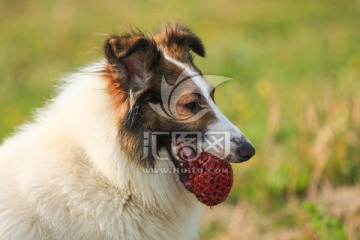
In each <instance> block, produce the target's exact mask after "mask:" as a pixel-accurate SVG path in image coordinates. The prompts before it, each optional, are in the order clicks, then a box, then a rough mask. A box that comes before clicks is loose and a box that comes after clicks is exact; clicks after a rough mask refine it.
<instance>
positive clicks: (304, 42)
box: [0, 0, 360, 239]
mask: <svg viewBox="0 0 360 240" xmlns="http://www.w3.org/2000/svg"><path fill="white" fill-rule="evenodd" d="M0 5H1V10H0V11H1V12H0V22H1V24H0V114H1V117H0V139H3V138H5V137H6V136H9V135H10V134H11V132H13V131H14V129H15V127H16V126H18V125H19V124H21V123H24V122H25V121H27V120H29V119H30V117H31V113H32V112H33V110H34V109H36V108H38V107H40V106H42V105H44V103H45V101H46V99H48V98H50V97H51V96H53V95H54V88H53V86H54V84H55V83H56V79H58V78H60V77H61V76H62V75H64V74H66V73H68V72H70V71H73V70H76V68H78V67H80V66H83V65H86V64H88V63H90V62H92V61H94V60H97V59H99V58H101V57H102V53H101V47H102V42H103V40H104V39H105V35H104V34H110V33H122V32H123V31H126V29H127V28H128V26H129V25H135V26H139V27H140V28H141V29H143V30H144V31H146V32H148V31H152V30H154V29H157V28H158V27H159V24H160V23H161V21H162V19H167V20H170V21H173V22H174V21H179V22H181V23H183V24H185V25H187V26H189V27H190V28H191V29H192V30H193V31H194V32H195V33H197V34H198V35H199V36H200V37H201V38H202V39H203V40H204V44H205V46H206V49H207V58H205V59H201V58H196V62H197V63H198V65H199V67H200V68H201V69H202V70H203V72H204V73H205V74H216V75H223V76H228V77H231V78H233V79H234V80H233V81H230V82H228V83H226V84H224V85H222V86H220V88H219V89H218V90H217V94H216V98H217V102H218V105H219V106H220V108H221V110H222V111H223V112H224V113H225V114H226V115H227V116H229V118H230V119H231V120H232V121H233V122H234V123H236V124H237V125H238V126H239V127H240V128H241V129H242V130H243V132H244V133H245V134H246V135H247V136H248V138H249V139H251V140H252V142H253V143H254V145H255V146H256V149H257V155H256V157H255V158H254V159H253V160H251V161H249V162H247V163H244V164H241V165H237V166H234V169H235V173H236V177H235V184H234V188H233V190H232V195H231V197H230V198H229V201H228V202H227V203H225V204H223V205H220V206H218V207H215V208H214V210H213V211H215V215H216V216H218V217H219V218H217V219H215V220H213V221H209V220H206V219H205V220H204V223H203V224H202V227H201V237H202V238H203V239H211V238H213V239H219V238H221V237H228V238H230V239H231V238H234V239H237V238H240V239H242V238H244V239H246V236H250V239H257V238H258V239H264V238H265V237H266V238H267V239H268V238H270V239H271V238H275V239H278V237H279V236H280V235H281V234H290V235H289V236H290V237H289V238H299V239H301V238H305V239H324V236H325V235H324V234H328V232H327V231H328V228H329V226H330V227H333V226H335V228H336V229H340V230H338V232H339V233H338V235H337V236H339V237H337V238H334V239H346V237H345V236H347V237H348V238H350V239H351V238H353V239H356V238H360V229H359V228H355V230H354V228H351V227H349V226H350V225H349V222H348V221H346V218H347V214H351V213H347V212H346V211H345V212H342V213H341V214H340V215H339V214H338V215H336V214H335V215H334V213H333V211H332V207H331V206H329V207H328V208H326V209H324V210H322V212H321V214H320V213H319V212H317V210H316V211H315V210H314V211H313V210H311V211H308V210H307V209H306V208H304V204H303V201H304V200H305V199H308V200H310V201H311V202H312V204H314V205H313V206H314V208H312V209H317V207H316V206H317V205H318V204H321V203H320V197H319V196H320V195H321V193H322V190H324V189H325V190H326V189H329V188H330V189H333V190H332V191H335V192H336V189H337V188H340V187H343V186H349V187H351V186H357V185H359V182H360V175H359V170H360V150H359V147H358V146H359V144H360V97H359V96H360V40H359V39H360V27H359V26H360V3H359V2H358V1H335V0H329V1H325V0H319V1H309V0H304V1H251V0H248V1H235V0H233V1H226V2H225V1H212V2H211V3H210V2H209V3H207V4H204V3H200V2H199V3H197V2H194V1H188V0H187V1H178V2H172V1H152V2H150V1H136V2H135V1H134V2H130V1H129V2H125V1H111V0H106V1H103V2H100V1H92V2H84V1H71V0H68V1H57V2H54V1H45V0H44V1H39V0H33V1H29V0H28V1H6V0H5V1H4V0H3V1H1V2H0ZM329 186H331V187H329ZM241 204H245V205H246V206H248V207H247V208H248V212H247V213H246V214H245V215H246V216H245V217H244V219H246V220H241V221H240V220H239V222H236V221H235V220H234V219H236V216H235V214H237V212H236V211H235V210H234V209H237V206H240V205H241ZM241 206H242V205H241ZM333 207H336V206H333ZM227 209H232V210H230V211H229V214H228V215H227V216H226V215H225V216H224V214H221V213H222V212H226V211H227ZM239 211H240V210H239ZM207 214H208V213H207ZM212 214H214V213H212ZM324 216H325V217H324ZM253 219H255V220H257V221H256V222H252V221H255V220H253ZM324 219H328V220H326V221H328V223H326V222H325V223H323V225H322V222H323V221H324ZM329 219H330V220H329ZM231 221H232V222H231ZM234 221H235V223H234ZM231 224H233V225H234V224H235V225H236V224H239V227H238V228H239V229H242V231H244V232H245V233H247V234H248V235H241V234H245V233H244V232H241V231H240V230H239V232H237V231H235V230H231V229H232V228H231V227H229V226H230V225H231ZM242 224H243V225H242ZM324 224H325V225H324ZM240 225H241V226H240ZM315 225H316V227H311V226H315ZM348 225H349V226H348ZM309 226H310V227H309ZM234 229H236V228H234ZM336 229H335V230H336ZM344 229H345V230H344ZM247 230H248V232H246V231H247ZM336 231H337V230H336ZM249 232H250V233H249ZM289 232H290V233H289ZM293 236H295V237H293Z"/></svg>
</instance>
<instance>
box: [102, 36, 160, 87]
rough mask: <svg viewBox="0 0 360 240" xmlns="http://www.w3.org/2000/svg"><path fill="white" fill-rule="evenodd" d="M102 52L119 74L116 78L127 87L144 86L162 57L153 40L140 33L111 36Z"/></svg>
mask: <svg viewBox="0 0 360 240" xmlns="http://www.w3.org/2000/svg"><path fill="white" fill-rule="evenodd" d="M104 52H105V57H106V59H107V61H108V62H109V64H110V66H111V67H112V69H113V70H115V71H116V74H117V75H120V77H119V76H118V77H117V78H120V79H119V80H121V81H122V84H123V86H127V87H129V88H133V87H142V86H144V85H145V84H146V82H147V81H148V80H149V78H150V77H151V73H152V71H153V70H154V68H155V67H156V66H157V65H158V63H159V61H160V59H161V57H162V54H161V52H160V50H159V49H158V47H157V45H156V43H155V41H154V40H153V39H150V38H147V37H145V36H144V35H141V34H133V35H123V36H111V37H110V38H109V39H108V40H107V41H106V43H105V46H104ZM139 85H140V86H139Z"/></svg>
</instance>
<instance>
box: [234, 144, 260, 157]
mask: <svg viewBox="0 0 360 240" xmlns="http://www.w3.org/2000/svg"><path fill="white" fill-rule="evenodd" d="M236 154H237V157H238V158H239V159H240V162H245V161H247V160H249V159H250V158H252V157H253V156H254V155H255V148H254V147H253V145H252V144H251V143H250V142H249V141H245V142H242V143H241V144H240V146H239V147H238V149H237V151H236Z"/></svg>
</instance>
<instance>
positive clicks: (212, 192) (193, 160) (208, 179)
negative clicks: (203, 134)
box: [170, 139, 233, 206]
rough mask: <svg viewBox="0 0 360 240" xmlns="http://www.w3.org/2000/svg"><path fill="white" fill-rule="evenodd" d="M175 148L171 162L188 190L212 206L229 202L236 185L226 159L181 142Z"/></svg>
mask: <svg viewBox="0 0 360 240" xmlns="http://www.w3.org/2000/svg"><path fill="white" fill-rule="evenodd" d="M171 148H172V149H171V154H170V156H171V159H172V161H173V163H174V165H175V168H176V172H177V173H178V178H179V180H180V182H181V183H182V185H183V186H184V187H185V189H187V190H188V191H189V192H190V193H192V194H194V195H195V196H196V198H197V199H198V200H199V201H200V202H202V203H203V204H205V205H208V206H214V205H217V204H219V203H221V202H223V201H225V199H226V198H227V196H228V194H229V193H230V190H231V187H232V184H233V172H232V168H231V165H230V164H229V163H228V162H226V161H224V160H225V159H220V158H218V157H216V156H214V155H213V154H211V153H208V152H205V151H203V150H202V149H201V148H199V147H198V146H196V145H188V144H186V142H184V141H181V140H180V139H177V140H176V141H175V142H172V144H171Z"/></svg>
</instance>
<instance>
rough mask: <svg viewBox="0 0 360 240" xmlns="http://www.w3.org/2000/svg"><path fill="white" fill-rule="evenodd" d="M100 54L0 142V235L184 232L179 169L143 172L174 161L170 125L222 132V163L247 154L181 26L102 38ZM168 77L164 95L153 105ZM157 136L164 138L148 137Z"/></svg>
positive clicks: (193, 227)
mask: <svg viewBox="0 0 360 240" xmlns="http://www.w3.org/2000/svg"><path fill="white" fill-rule="evenodd" d="M103 52H104V56H105V57H104V59H103V60H101V61H99V62H96V63H94V64H92V65H90V66H88V67H86V68H83V69H81V70H79V71H78V72H77V73H73V74H70V75H68V76H67V77H65V78H64V79H62V84H61V87H60V88H59V93H58V95H57V96H56V97H55V98H54V99H52V100H51V101H49V103H48V104H47V105H46V106H45V107H44V108H43V109H41V110H40V111H38V112H37V113H36V115H35V117H34V119H33V121H32V122H30V123H27V124H25V125H23V126H22V127H20V128H19V129H18V130H17V131H16V133H15V134H14V135H13V136H12V137H10V138H7V139H5V140H4V142H3V144H2V145H1V147H0V239H8V240H12V239H13V240H19V239H22V240H23V239H37V240H41V239H62V240H64V239H70V240H71V239H86V240H87V239H127V240H129V239H195V238H196V237H197V225H198V222H199V220H200V217H201V208H202V204H201V203H200V202H199V201H198V200H197V199H196V197H195V196H194V194H192V189H191V187H189V186H187V187H186V186H184V185H185V184H184V183H185V182H186V179H188V176H187V174H188V173H186V172H182V171H174V172H172V173H159V172H144V169H156V168H163V169H179V168H181V166H180V167H179V164H178V162H177V158H176V156H175V157H174V156H173V155H174V154H173V149H174V147H176V146H178V145H179V142H180V143H181V144H184V141H182V140H180V138H176V137H175V138H174V137H173V135H174V134H173V133H175V132H186V133H201V134H203V135H205V136H206V134H207V133H209V132H214V131H215V132H216V131H225V132H227V133H228V134H227V136H226V139H227V140H228V141H229V151H228V154H227V156H226V157H224V156H219V158H221V159H222V160H223V161H226V162H233V163H235V162H243V161H246V160H249V159H250V158H251V157H252V156H253V155H254V154H255V149H254V147H253V146H252V144H251V143H250V141H249V140H248V139H247V138H246V137H245V136H244V134H243V133H242V132H241V131H240V130H239V129H238V128H237V127H236V126H234V125H233V124H232V123H231V122H230V121H229V120H228V119H227V118H226V117H225V116H224V115H223V114H222V113H221V112H220V110H219V109H218V107H217V106H216V104H215V102H214V87H213V85H212V84H211V83H210V82H209V81H207V80H206V79H205V77H204V75H203V74H202V73H201V71H200V70H199V68H198V67H197V66H196V65H195V64H194V61H193V54H196V55H198V56H201V57H204V56H205V49H204V46H203V43H202V42H201V40H200V38H199V37H198V36H196V35H195V34H194V33H193V32H191V31H190V30H189V29H187V28H186V27H183V26H181V25H178V24H176V25H171V26H170V25H169V26H167V27H165V28H164V29H163V30H162V31H160V32H159V33H157V34H155V35H153V36H148V35H145V34H143V33H141V32H136V31H130V33H127V34H123V35H120V36H115V35H114V36H110V37H109V38H108V39H107V40H106V42H105V44H104V47H103ZM179 76H181V77H179ZM179 79H186V81H185V80H184V81H183V80H182V84H180V85H181V87H178V88H176V91H174V89H172V90H170V92H171V93H174V92H177V97H176V101H172V102H171V104H169V103H166V104H164V97H163V96H164V95H165V96H168V95H169V94H167V95H166V94H165V93H164V92H165V91H164V89H165V88H166V87H173V88H174V85H176V84H177V82H178V81H179ZM164 80H165V81H164ZM168 93H169V92H168ZM170 113H171V114H170ZM194 117H196V118H194ZM159 132H161V133H165V132H166V133H168V134H158V135H159V137H158V138H156V143H154V142H152V143H149V142H151V141H150V139H155V138H153V137H152V136H155V135H154V134H155V133H159ZM145 133H147V134H148V135H146V134H145ZM200 139H201V141H202V142H204V141H205V140H204V139H205V138H200ZM148 146H150V147H148ZM147 147H148V148H147ZM155 147H156V149H155V151H154V152H155V154H147V155H146V154H145V153H146V152H149V149H151V150H152V149H154V148H155ZM209 152H210V153H209V154H213V155H215V156H216V155H219V153H218V152H216V151H213V152H211V150H209ZM187 155H188V156H189V155H194V153H190V154H187Z"/></svg>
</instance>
